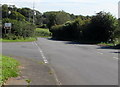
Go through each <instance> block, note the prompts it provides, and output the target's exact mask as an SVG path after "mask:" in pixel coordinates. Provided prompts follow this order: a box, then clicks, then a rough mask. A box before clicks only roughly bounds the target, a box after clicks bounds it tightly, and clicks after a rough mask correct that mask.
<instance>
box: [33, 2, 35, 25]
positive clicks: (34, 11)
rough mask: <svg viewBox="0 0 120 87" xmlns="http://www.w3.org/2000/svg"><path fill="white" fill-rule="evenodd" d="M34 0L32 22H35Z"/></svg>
mask: <svg viewBox="0 0 120 87" xmlns="http://www.w3.org/2000/svg"><path fill="white" fill-rule="evenodd" d="M34 10H35V2H33V24H35V15H34V14H35V11H34Z"/></svg>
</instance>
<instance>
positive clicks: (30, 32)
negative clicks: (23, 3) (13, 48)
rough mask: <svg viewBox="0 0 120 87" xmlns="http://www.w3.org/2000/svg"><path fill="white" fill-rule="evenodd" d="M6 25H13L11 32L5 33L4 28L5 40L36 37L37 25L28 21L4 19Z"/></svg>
mask: <svg viewBox="0 0 120 87" xmlns="http://www.w3.org/2000/svg"><path fill="white" fill-rule="evenodd" d="M2 22H3V25H4V23H12V29H11V32H7V33H5V29H4V26H3V28H2V29H3V38H7V39H19V38H20V37H23V38H27V37H33V36H34V35H35V25H33V24H31V23H28V22H26V21H17V20H13V19H8V18H7V19H6V18H5V19H3V21H2Z"/></svg>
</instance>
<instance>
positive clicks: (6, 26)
mask: <svg viewBox="0 0 120 87" xmlns="http://www.w3.org/2000/svg"><path fill="white" fill-rule="evenodd" d="M11 27H12V24H11V23H5V24H4V28H5V29H11Z"/></svg>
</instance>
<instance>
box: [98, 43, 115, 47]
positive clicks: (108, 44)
mask: <svg viewBox="0 0 120 87" xmlns="http://www.w3.org/2000/svg"><path fill="white" fill-rule="evenodd" d="M98 45H101V46H114V44H113V43H99V44H98Z"/></svg>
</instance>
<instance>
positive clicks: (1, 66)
mask: <svg viewBox="0 0 120 87" xmlns="http://www.w3.org/2000/svg"><path fill="white" fill-rule="evenodd" d="M18 66H19V62H18V61H17V60H15V59H13V58H11V57H7V56H1V55H0V72H1V73H2V74H1V73H0V84H1V85H2V84H3V83H4V82H5V81H6V80H7V79H8V78H10V77H17V76H18V75H19V73H18V71H19V70H18Z"/></svg>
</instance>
